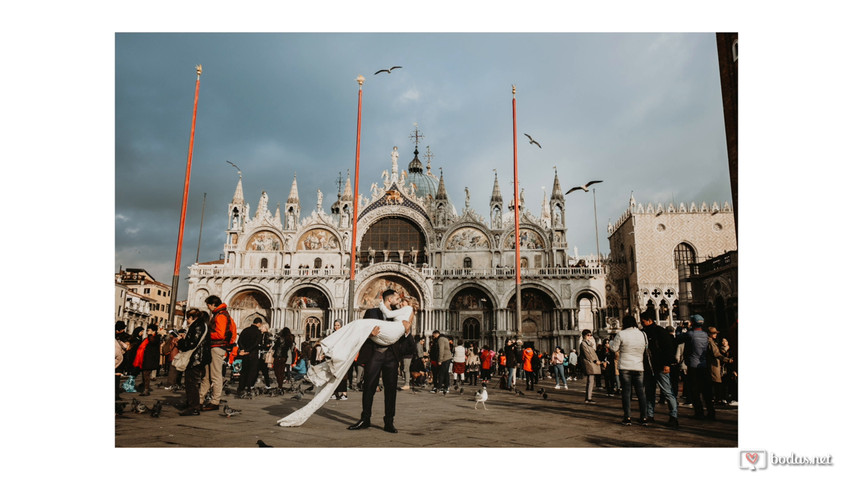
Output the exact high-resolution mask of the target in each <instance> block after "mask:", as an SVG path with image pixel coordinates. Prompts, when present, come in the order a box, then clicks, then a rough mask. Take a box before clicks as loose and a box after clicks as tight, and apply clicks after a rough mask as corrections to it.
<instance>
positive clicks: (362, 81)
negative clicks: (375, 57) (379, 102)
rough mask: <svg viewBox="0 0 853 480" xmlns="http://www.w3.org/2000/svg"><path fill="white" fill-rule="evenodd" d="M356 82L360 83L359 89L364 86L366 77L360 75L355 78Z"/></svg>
mask: <svg viewBox="0 0 853 480" xmlns="http://www.w3.org/2000/svg"><path fill="white" fill-rule="evenodd" d="M355 81H356V82H358V86H359V88H360V87H361V86H362V85H364V75H359V76H357V77H355Z"/></svg>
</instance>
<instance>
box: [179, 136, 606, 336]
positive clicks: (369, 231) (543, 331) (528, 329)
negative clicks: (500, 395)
mask: <svg viewBox="0 0 853 480" xmlns="http://www.w3.org/2000/svg"><path fill="white" fill-rule="evenodd" d="M418 154H419V152H418V148H417V144H416V146H415V150H414V157H413V158H412V160H411V161H410V162H409V164H408V167H407V168H406V169H400V168H399V167H398V152H397V148H396V147H394V150H393V152H392V153H391V159H390V160H391V165H390V170H385V171H384V172H382V176H381V178H378V179H376V181H375V182H373V183H372V184H371V185H370V187H369V190H368V193H367V195H359V196H358V198H357V199H356V198H354V196H353V191H352V185H351V181H350V178H349V175H347V179H346V183H345V187H344V188H343V191H342V192H340V191H339V192H338V196H337V200H336V201H335V202H334V203H333V205H332V206H331V208H330V211H325V210H324V209H323V207H322V198H323V192H321V191H318V192H317V203H316V206H314V205H306V208H305V209H303V202H302V201H301V200H300V196H299V189H298V185H297V179H296V177H295V176H294V178H293V183H292V186H291V189H290V194H289V196H288V198H287V201H286V202H285V204H284V205H283V206H281V205H278V206H276V207H275V211H274V212H271V211H270V207H269V204H268V202H269V198H268V196H267V194H266V192H264V193H262V194H261V198H260V199H259V201H258V203H257V205H256V207H255V208H254V209H253V210H254V211H252V209H251V208H250V205H249V203H248V202H247V201H246V199H245V198H244V196H243V185H242V177H241V178H240V179H239V180H238V181H237V186H236V189H235V191H234V196H233V198H232V200H231V203H230V204H229V205H228V210H227V215H228V227H227V230H226V232H225V245H224V255H223V258H222V259H221V260H219V261H215V262H207V263H197V264H194V265H192V266H191V267H190V275H189V290H188V297H187V300H188V303H189V305H190V306H203V303H204V299H205V298H206V297H207V296H208V295H217V296H219V297H220V298H222V300H223V301H224V302H225V303H226V304H228V306H229V310H230V312H231V314H232V316H233V317H234V319H235V320H236V322H237V326H238V329H242V328H243V327H245V326H248V325H250V324H251V323H252V321H253V320H254V319H255V318H257V317H261V318H263V319H264V320H265V321H266V322H268V323H269V324H270V326H271V329H272V330H274V331H275V330H279V329H282V328H284V327H287V328H289V329H290V330H291V332H293V334H294V335H296V337H297V340H299V341H304V340H309V341H313V340H318V339H320V338H322V337H323V336H325V335H327V334H328V333H329V332H330V329H331V326H332V323H333V322H334V321H335V320H340V321H342V322H343V323H347V322H349V321H353V320H354V319H358V318H360V317H361V313H362V312H363V311H364V310H366V309H368V308H372V307H374V306H376V305H377V304H378V303H379V301H380V298H381V293H382V291H384V290H385V289H388V288H393V289H395V290H397V291H398V292H399V293H400V294H401V295H402V296H403V297H405V298H407V299H409V300H410V301H411V303H413V304H414V305H416V306H417V312H418V313H417V318H416V319H415V322H414V326H413V331H414V332H415V334H417V335H429V334H430V333H431V332H432V331H433V330H439V331H441V332H442V333H444V334H446V335H448V336H449V337H451V338H453V339H454V340H455V341H456V342H465V343H469V342H470V343H474V344H475V345H477V346H480V347H482V346H486V345H488V346H491V347H493V348H494V347H500V346H501V345H503V343H504V342H505V340H506V339H508V338H513V339H515V338H519V339H522V340H523V341H524V342H527V343H529V344H532V345H533V346H534V347H535V348H539V349H541V350H545V351H552V349H553V348H554V347H555V346H558V345H559V346H562V347H563V348H571V347H575V346H576V345H577V344H578V341H579V337H580V332H581V331H582V330H583V329H587V328H588V329H590V330H593V331H596V332H599V333H600V334H605V335H606V333H607V331H608V328H610V327H608V321H607V319H606V318H605V314H606V310H605V308H604V304H603V302H604V299H605V285H606V280H605V274H606V272H605V269H606V266H605V265H603V264H602V263H600V262H599V259H598V258H596V257H594V256H590V257H588V258H580V257H578V255H577V253H575V255H571V254H570V252H569V251H568V245H567V242H566V238H567V231H566V225H565V214H564V213H565V200H564V197H563V193H562V191H561V187H560V181H559V178H558V176H557V173H556V171H555V174H554V184H553V187H552V191H551V197H550V201H548V202H543V203H544V205H543V207H544V208H543V209H542V213H541V214H540V215H534V214H533V213H532V212H531V211H529V210H527V209H525V208H524V199H523V196H522V197H521V199H520V201H519V211H520V218H519V223H520V229H519V240H520V246H521V255H520V257H521V258H520V262H521V300H520V301H521V318H516V302H517V301H518V299H516V298H515V291H516V289H515V265H516V258H515V218H514V210H515V208H514V205H513V201H512V198H510V201H509V202H507V203H506V204H505V202H504V199H503V196H502V195H501V191H500V188H499V186H498V177H497V174H495V178H494V187H493V189H492V195H491V199H490V202H489V212H488V214H487V216H486V217H484V216H482V215H480V214H478V213H477V212H475V211H473V210H472V209H471V208H469V203H470V199H469V198H466V199H465V201H464V205H455V204H454V203H452V202H451V199H450V198H449V196H448V195H447V191H446V189H445V186H444V174H443V172H440V174H439V176H438V177H437V176H436V175H435V174H433V172H432V169H431V166H430V163H429V161H427V165H426V167H424V165H423V164H422V163H421V160H420V159H419V158H418ZM427 157H429V155H427ZM366 183H370V180H368V182H366ZM339 190H340V189H339ZM466 197H467V191H466ZM356 201H358V204H357V206H358V208H357V209H356V208H355V207H356V204H355V203H354V202H356ZM356 212H357V218H354V215H353V214H354V213H356ZM354 222H357V223H356V224H355V226H356V228H355V232H356V242H355V243H356V255H355V261H356V265H355V271H356V276H355V282H354V283H355V287H354V290H355V293H354V303H355V315H354V318H348V316H349V315H348V312H349V288H350V259H351V257H352V256H351V252H350V249H351V245H352V235H353V231H354V230H353V226H354ZM569 234H571V232H569Z"/></svg>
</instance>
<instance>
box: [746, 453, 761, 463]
mask: <svg viewBox="0 0 853 480" xmlns="http://www.w3.org/2000/svg"><path fill="white" fill-rule="evenodd" d="M746 459H747V460H748V461H749V463H751V464H753V465H755V464H756V463H757V462H758V454H757V453H747V454H746Z"/></svg>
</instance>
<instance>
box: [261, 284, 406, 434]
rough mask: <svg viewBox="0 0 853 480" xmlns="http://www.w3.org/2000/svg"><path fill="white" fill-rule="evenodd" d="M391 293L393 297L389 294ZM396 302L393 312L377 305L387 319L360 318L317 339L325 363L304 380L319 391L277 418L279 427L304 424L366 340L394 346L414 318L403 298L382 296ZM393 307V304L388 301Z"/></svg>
mask: <svg viewBox="0 0 853 480" xmlns="http://www.w3.org/2000/svg"><path fill="white" fill-rule="evenodd" d="M389 293H390V294H393V296H391V295H388V294H389ZM386 295H388V297H391V298H388V300H392V299H393V300H396V301H397V303H396V306H397V307H398V308H397V309H396V310H390V309H389V308H388V307H387V306H386V305H385V301H380V302H379V308H378V310H379V311H381V312H382V315H384V317H385V318H386V319H387V320H382V319H375V318H363V319H359V320H356V321H353V322H350V323H348V324H346V325H344V326H343V327H342V328H340V329H338V330H336V331H335V332H333V333H332V334H331V335H329V336H328V337H326V338H324V339H323V340H320V346H321V347H322V351H323V355H324V356H325V361H324V362H322V363H318V364H317V365H314V366H312V367H311V368H310V369H308V373H307V375H306V377H307V378H308V380H309V381H310V382H311V383H312V384H314V387H315V388H317V389H319V390H318V391H317V393H316V394H315V395H314V399H313V400H311V401H310V402H308V404H306V405H305V406H304V407H302V408H300V409H299V410H296V411H295V412H293V413H291V414H290V415H288V416H286V417H284V418H282V419H280V420H279V421H278V424H279V425H280V426H282V427H296V426H299V425H302V424H303V423H305V421H306V420H308V418H309V417H311V415H313V414H314V412H315V411H317V410H318V409H319V408H320V407H321V406H323V405H324V404H325V403H326V401H327V400H329V398H330V397H331V396H332V394H333V393H334V391H335V388H336V387H337V386H338V383H340V382H341V381H342V380H343V379H344V377H345V376H346V374H347V371H348V370H349V368H350V366H351V365H352V362H353V361H354V360H355V357H356V355H358V352H359V350H360V349H361V347H362V345H363V344H364V342H365V341H372V342H374V343H375V344H376V345H378V346H379V347H388V346H391V345H393V344H394V343H396V342H397V341H398V340H400V338H402V337H403V335H405V334H406V333H407V331H408V330H409V329H410V327H411V321H412V320H413V319H414V316H415V312H414V308H413V307H412V306H411V305H409V302H408V301H407V300H405V299H400V297H399V295H397V294H396V292H394V291H393V290H390V291H386V292H385V293H383V300H385V299H386V298H387V297H386ZM389 303H391V305H392V306H394V303H393V301H391V302H389ZM368 339H369V340H368Z"/></svg>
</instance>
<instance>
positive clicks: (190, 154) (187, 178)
mask: <svg viewBox="0 0 853 480" xmlns="http://www.w3.org/2000/svg"><path fill="white" fill-rule="evenodd" d="M195 71H196V79H195V100H193V123H192V128H190V147H189V152H188V153H187V173H186V175H185V176H184V198H183V200H182V201H181V223H180V227H179V228H178V248H177V252H176V253H175V271H174V273H173V275H172V299H171V301H170V302H169V325H170V326H171V327H174V326H175V325H174V323H175V303H176V299H177V296H178V279H179V278H180V274H181V246H182V245H183V243H184V223H185V221H186V219H187V196H188V195H189V192H190V173H191V172H192V165H193V141H194V140H195V119H196V113H197V112H198V89H199V85H200V84H201V65H196V66H195Z"/></svg>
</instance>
